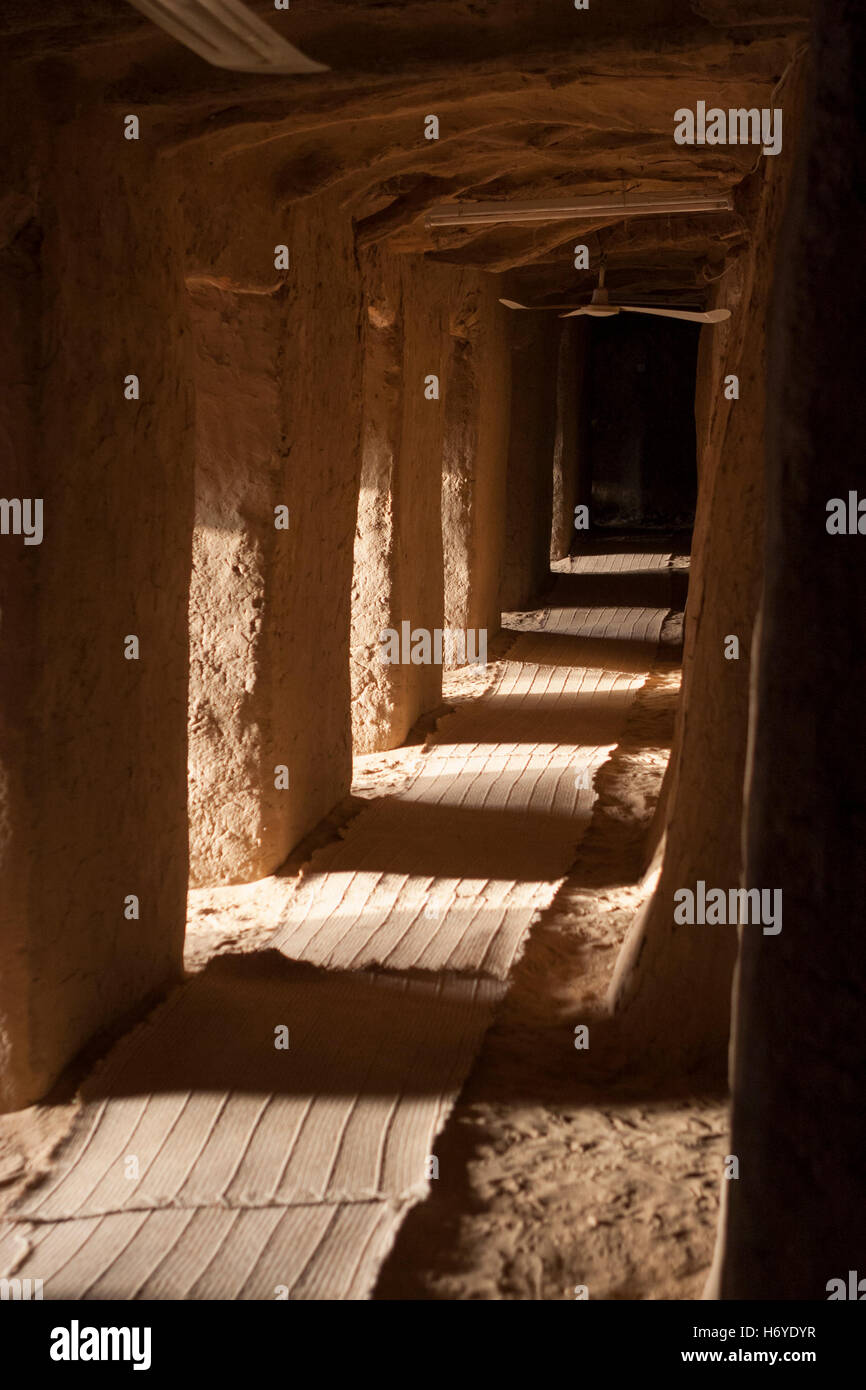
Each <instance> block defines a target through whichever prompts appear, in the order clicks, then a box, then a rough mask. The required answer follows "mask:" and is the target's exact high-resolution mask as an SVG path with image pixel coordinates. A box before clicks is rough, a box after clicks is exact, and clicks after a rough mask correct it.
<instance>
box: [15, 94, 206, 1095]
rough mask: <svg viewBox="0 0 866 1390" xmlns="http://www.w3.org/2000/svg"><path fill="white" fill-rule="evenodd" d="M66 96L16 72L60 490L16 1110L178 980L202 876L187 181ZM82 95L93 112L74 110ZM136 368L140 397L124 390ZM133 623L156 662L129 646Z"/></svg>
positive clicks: (19, 773) (20, 309) (18, 305)
mask: <svg viewBox="0 0 866 1390" xmlns="http://www.w3.org/2000/svg"><path fill="white" fill-rule="evenodd" d="M51 91H52V86H51V84H49V83H44V82H43V83H39V84H37V85H36V87H35V89H28V90H25V91H17V90H16V89H15V83H14V81H11V80H10V82H9V83H8V84H7V87H6V102H7V103H8V105H7V109H6V112H5V119H4V128H5V129H6V130H7V131H8V130H16V131H17V132H18V136H17V139H16V141H15V144H16V145H17V146H18V147H19V148H20V149H21V150H22V152H24V151H26V157H27V159H28V160H32V161H34V162H36V161H38V164H39V168H40V178H39V184H38V188H34V189H32V190H31V189H30V188H29V187H28V185H27V176H26V171H24V170H21V169H15V168H14V167H13V168H11V169H10V170H9V174H10V182H11V185H12V187H13V188H15V187H16V184H17V187H18V191H19V193H20V195H21V196H22V197H29V198H32V200H33V207H32V218H31V220H30V221H28V223H27V224H26V225H25V227H24V229H23V231H22V233H21V235H20V236H19V237H18V239H17V242H13V246H12V249H11V250H10V251H7V252H6V253H4V256H3V274H4V279H6V280H7V281H8V279H9V277H10V276H11V278H12V281H13V285H12V288H13V291H14V293H13V295H12V304H13V309H12V314H13V319H12V321H11V322H10V323H9V324H8V325H7V329H6V331H5V332H4V340H5V350H6V353H7V365H6V367H5V369H4V372H5V374H6V375H7V376H8V377H9V378H11V380H12V382H13V383H18V382H20V383H21V385H20V387H16V388H15V389H14V390H13V393H12V394H11V396H10V397H9V399H8V410H9V412H10V413H9V414H8V415H6V416H5V417H4V423H3V437H4V438H3V443H4V452H5V450H6V448H9V449H10V452H11V454H12V456H13V458H14V464H13V470H14V474H15V475H17V476H16V483H17V486H18V487H19V489H20V490H21V492H22V493H23V495H25V496H30V497H41V498H42V499H43V503H44V539H43V541H42V544H41V545H38V546H32V547H30V548H28V549H27V550H26V552H24V553H22V552H21V551H19V550H18V547H20V546H22V544H23V542H22V540H21V539H20V538H19V537H13V536H3V537H2V538H0V555H2V564H3V566H4V570H5V567H6V566H7V565H8V564H11V566H12V569H13V574H12V575H11V576H6V575H4V592H3V605H2V606H3V620H2V629H0V642H2V644H3V648H4V650H3V652H2V667H3V672H4V694H3V697H2V715H0V729H2V735H0V736H2V741H3V747H2V754H0V763H2V767H3V770H4V782H5V787H6V800H5V805H4V816H3V826H4V830H3V835H4V839H5V844H4V846H3V852H2V874H3V877H4V880H5V882H4V884H3V890H2V903H3V911H4V917H5V920H4V922H3V928H2V934H0V943H2V945H0V952H2V960H0V981H2V985H0V989H2V993H0V1039H2V1042H0V1046H2V1050H3V1054H4V1056H3V1061H4V1066H3V1071H2V1086H3V1092H2V1096H3V1103H4V1104H5V1105H8V1106H15V1105H21V1104H24V1103H26V1102H27V1101H30V1100H33V1099H34V1098H36V1097H37V1096H38V1095H40V1094H42V1093H43V1092H44V1091H45V1089H46V1088H47V1087H48V1085H49V1084H50V1082H51V1081H52V1080H53V1079H54V1077H55V1076H56V1075H57V1074H58V1073H59V1071H60V1070H61V1069H62V1067H63V1066H64V1065H65V1064H66V1063H67V1062H68V1061H69V1060H70V1058H71V1057H72V1056H73V1055H74V1054H75V1052H76V1051H77V1050H78V1049H79V1048H80V1047H81V1046H82V1045H83V1044H84V1043H85V1042H86V1041H87V1039H88V1038H90V1037H91V1036H92V1035H93V1034H94V1033H97V1032H99V1031H100V1030H101V1029H104V1028H106V1027H109V1026H111V1025H113V1024H115V1023H117V1022H118V1021H119V1020H120V1019H121V1018H122V1017H124V1016H125V1015H126V1014H127V1013H129V1012H130V1011H131V1010H133V1009H135V1008H136V1007H138V1006H140V1005H142V1004H143V1003H144V1001H145V1000H146V999H148V997H149V996H151V995H152V994H153V993H154V992H156V991H158V990H160V989H162V988H164V987H166V986H167V984H168V983H169V982H170V981H171V980H173V979H174V978H175V977H176V976H177V975H178V974H179V971H180V963H181V950H182V943H183V928H184V920H185V897H186V884H187V826H186V718H185V707H186V688H187V675H188V646H187V633H186V607H187V588H188V582H189V568H190V548H191V530H192V501H193V496H192V488H193V448H192V423H193V410H192V395H191V391H190V389H189V384H188V383H189V371H188V348H189V333H188V330H187V327H186V323H185V303H184V295H183V285H182V280H181V278H180V277H179V276H178V275H177V273H176V269H175V266H176V263H177V259H178V256H179V252H180V247H181V237H180V227H179V219H178V217H177V211H176V209H177V192H178V190H177V188H176V186H175V185H174V182H173V179H172V177H171V175H170V174H169V173H168V172H167V171H165V170H163V169H159V168H158V167H157V166H156V163H155V161H154V158H153V151H152V150H151V149H150V148H149V147H148V145H147V143H146V142H138V143H136V142H132V141H129V142H127V141H125V140H124V139H123V137H122V126H121V122H120V119H119V118H118V116H117V115H116V114H115V113H114V112H110V111H107V110H105V109H93V107H92V105H88V104H87V103H86V102H84V101H83V100H82V99H81V97H80V94H78V93H76V92H75V91H74V90H71V89H68V88H67V89H66V90H62V91H60V92H59V93H58V94H57V98H58V99H57V107H56V108H55V107H54V106H53V105H50V104H49V100H53V94H52V97H51V98H49V93H50V92H51ZM76 106H77V107H78V108H79V109H84V110H86V111H87V113H88V114H86V115H81V116H80V117H79V118H78V119H76V120H75V121H74V122H71V123H68V124H64V121H65V119H66V117H67V116H68V113H69V111H70V110H74V109H76ZM24 111H27V112H28V113H29V116H30V117H31V118H32V119H34V120H35V121H39V120H40V118H41V122H42V123H44V124H42V125H41V131H42V133H41V135H40V132H39V129H38V128H34V127H33V126H30V125H28V124H27V122H26V120H23V119H21V118H20V116H19V114H18V113H20V112H24ZM22 238H23V240H22ZM16 314H17V315H19V316H20V318H19V322H20V326H21V327H22V328H23V321H24V318H25V317H26V320H27V325H28V326H27V328H26V330H25V331H23V333H22V336H21V338H20V340H19V338H18V333H17V327H16V324H15V321H14V316H15V315H16ZM31 315H35V316H36V317H35V322H34V319H32V318H31V317H30V316H31ZM10 329H11V333H10V331H9V330H10ZM37 357H38V359H39V360H38V365H39V366H40V367H41V369H42V370H41V375H40V377H39V384H38V387H37V386H35V384H34V375H33V371H34V366H36V365H37V362H36V358H37ZM130 374H135V375H137V376H138V377H139V381H140V399H138V400H134V399H125V397H124V382H125V378H126V377H127V376H128V375H130ZM25 383H27V384H25ZM34 412H38V427H37V425H36V423H35V421H34V419H33V413H34ZM7 578H8V579H9V581H10V582H8V583H7V582H6V579H7ZM129 636H135V637H137V638H138V641H139V648H140V650H139V658H138V660H126V659H125V658H124V650H125V647H126V645H127V644H126V640H125V639H126V638H127V637H129ZM25 676H26V677H27V678H28V688H26V689H25V687H24V686H23V685H22V678H24V677H25ZM130 895H135V896H136V897H137V898H138V902H139V916H138V918H137V920H136V919H135V918H131V917H126V916H125V915H124V913H125V908H126V907H128V906H129V905H128V904H126V899H127V898H128V897H129V896H130ZM7 913H9V914H10V915H9V916H8V917H6V916H5V915H6V914H7Z"/></svg>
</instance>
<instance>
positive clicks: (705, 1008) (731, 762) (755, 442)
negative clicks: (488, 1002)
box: [611, 60, 802, 1069]
mask: <svg viewBox="0 0 866 1390" xmlns="http://www.w3.org/2000/svg"><path fill="white" fill-rule="evenodd" d="M801 101H802V60H801V61H800V62H799V64H798V67H797V69H796V70H794V71H792V73H791V75H790V77H789V79H788V82H787V84H786V87H785V90H784V102H783V106H784V113H785V114H784V120H785V131H786V143H785V147H784V149H783V152H782V154H781V155H779V156H777V157H775V158H773V159H767V160H764V161H763V162H762V164H761V166H760V168H759V170H758V171H757V173H756V175H755V177H754V179H753V180H751V181H750V186H749V187H748V188H747V189H746V190H745V192H744V194H743V195H742V196H743V198H744V211H745V212H746V213H747V215H749V217H750V221H751V223H752V228H753V235H752V243H751V250H750V252H748V253H746V254H745V255H744V256H742V257H740V258H739V259H738V261H737V263H736V265H735V267H734V268H733V269H732V270H731V271H730V273H728V274H726V275H725V276H724V277H723V279H721V280H720V281H719V282H718V292H717V299H716V303H717V305H719V306H727V307H730V308H731V310H732V318H731V319H730V320H729V322H728V323H727V324H724V325H722V326H721V329H715V330H709V331H708V330H704V331H703V333H702V335H701V339H702V341H701V345H700V349H699V358H698V393H697V398H696V420H697V429H698V440H699V448H698V505H697V512H696V517H695V529H694V536H693V542H692V568H691V579H690V584H689V597H688V604H687V609H686V620H685V633H684V656H683V693H682V698H681V704H680V710H679V715H678V720H677V729H676V734H675V742H674V753H673V756H672V760H671V766H670V768H669V770H668V778H667V780H668V783H669V785H668V786H667V788H666V794H665V799H664V807H665V815H666V835H665V842H664V859H663V864H662V869H661V877H660V879H659V883H658V886H657V889H656V892H655V894H654V895H653V897H652V898H651V899H650V901H649V904H648V906H647V908H646V909H645V910H644V912H643V913H642V915H641V918H640V919H639V921H638V922H636V924H635V926H634V928H633V930H632V933H631V935H630V937H629V939H628V941H627V942H626V945H625V947H624V949H623V952H622V955H621V958H620V960H619V962H618V964H617V970H616V974H615V977H614V981H613V985H612V990H611V1003H612V1005H613V1007H614V1009H615V1010H616V1011H617V1012H619V1013H623V1012H625V1011H627V1012H628V1015H629V1026H630V1027H634V1028H635V1029H637V1030H639V1033H640V1036H641V1037H642V1038H643V1039H644V1043H643V1045H644V1046H649V1047H651V1048H652V1050H653V1055H654V1056H655V1057H657V1059H658V1060H659V1061H660V1062H661V1063H662V1064H664V1063H665V1061H668V1062H670V1063H671V1064H675V1065H677V1066H683V1065H686V1066H688V1065H698V1064H703V1063H705V1062H706V1063H711V1064H713V1065H714V1066H715V1067H716V1068H718V1069H723V1068H724V1066H725V1061H726V1054H727V1043H728V1036H729V1029H730V996H731V979H732V974H733V968H734V962H735V959H736V953H737V931H736V927H733V928H732V927H730V926H710V925H701V926H698V925H693V926H689V925H677V924H676V923H674V920H673V910H674V900H673V894H674V892H675V891H676V890H677V889H678V888H691V889H692V890H694V888H695V884H696V882H697V880H698V879H703V880H704V881H705V883H706V884H707V887H708V888H710V887H721V888H725V889H727V888H730V887H735V886H737V885H738V884H739V883H740V881H741V876H742V862H741V861H742V851H741V833H742V832H741V823H742V811H743V776H744V768H745V757H746V745H747V734H748V700H749V667H750V651H751V641H752V630H753V626H754V621H755V615H756V611H757V606H758V597H759V588H760V580H761V567H762V557H761V545H762V527H763V513H764V494H763V459H764V420H763V398H764V379H765V370H766V343H767V321H768V312H769V302H770V292H771V287H772V279H773V260H774V254H775V247H776V243H777V239H778V235H779V229H780V225H781V218H782V213H783V210H784V206H785V200H786V195H787V188H788V185H789V181H790V171H791V167H792V161H793V151H794V145H795V141H796V131H797V127H798V115H799V110H800V104H801ZM730 373H735V374H737V375H738V377H739V387H740V397H739V400H737V401H728V400H726V399H725V396H724V378H725V376H727V375H728V374H730ZM701 440H703V445H701V443H700V441H701ZM729 634H734V635H736V636H738V637H739V643H740V656H739V660H737V661H728V660H725V658H724V646H725V638H726V636H727V635H729Z"/></svg>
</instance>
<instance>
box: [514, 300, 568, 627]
mask: <svg viewBox="0 0 866 1390" xmlns="http://www.w3.org/2000/svg"><path fill="white" fill-rule="evenodd" d="M509 328H510V330H511V424H510V429H509V441H508V475H507V480H506V487H507V498H506V516H505V546H504V553H503V556H502V591H501V596H500V603H501V607H502V608H503V609H505V610H509V609H514V608H520V607H528V606H529V605H530V604H531V603H532V601H533V599H534V598H536V597H537V595H538V594H539V593H541V591H542V590H543V589H544V588H545V587H546V586H547V585H548V584H549V582H550V580H549V575H550V535H551V524H552V513H553V451H554V444H555V433H556V365H557V357H558V346H559V331H558V328H559V325H558V321H557V320H556V318H555V317H553V318H552V316H551V315H549V314H522V313H517V312H515V313H513V314H512V316H511V319H510V321H509Z"/></svg>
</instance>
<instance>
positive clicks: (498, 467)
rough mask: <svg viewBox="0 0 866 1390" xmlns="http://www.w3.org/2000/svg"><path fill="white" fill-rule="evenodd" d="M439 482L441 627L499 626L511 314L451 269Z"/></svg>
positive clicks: (490, 288)
mask: <svg viewBox="0 0 866 1390" xmlns="http://www.w3.org/2000/svg"><path fill="white" fill-rule="evenodd" d="M452 285H453V289H452V299H451V314H450V322H449V332H450V334H451V339H452V343H451V351H450V357H449V363H448V390H447V393H446V411H445V441H444V449H443V454H444V459H443V481H442V537H443V549H444V556H445V623H446V626H447V627H449V628H451V629H454V630H457V629H463V630H467V629H486V630H487V631H488V634H489V636H493V635H494V634H495V633H496V632H498V631H499V628H500V625H501V624H500V617H501V611H502V610H501V605H500V602H499V586H500V580H501V565H502V549H503V542H504V534H505V497H506V469H507V451H508V427H509V400H510V389H511V385H510V379H509V377H510V360H509V348H508V324H507V319H506V315H508V314H509V313H510V311H509V310H507V309H505V308H503V306H502V305H501V304H500V303H499V298H498V296H499V293H500V287H499V284H498V281H497V278H496V277H494V276H492V275H483V274H481V275H479V274H477V273H476V272H470V271H461V272H452Z"/></svg>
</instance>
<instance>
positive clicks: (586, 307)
mask: <svg viewBox="0 0 866 1390" xmlns="http://www.w3.org/2000/svg"><path fill="white" fill-rule="evenodd" d="M499 302H500V304H504V305H505V306H506V308H508V309H551V310H552V309H556V310H559V309H566V310H568V312H567V313H565V314H560V315H559V317H560V318H561V319H573V318H577V317H578V315H579V314H588V315H589V316H590V317H591V318H595V319H607V318H612V317H613V315H614V314H655V315H657V316H658V317H659V318H663V319H685V320H686V321H687V322H688V323H724V321H725V319H729V318H730V317H731V311H730V309H706V310H703V311H698V310H689V309H665V308H663V307H661V306H659V307H658V308H655V307H650V306H649V305H645V304H611V302H610V299H609V295H608V291H607V290H606V289H605V287H604V264H602V266H601V268H600V270H599V273H598V289H597V290H593V292H592V300H591V302H590V303H589V304H582V305H580V307H578V308H575V306H574V305H573V304H519V303H518V302H517V301H516V300H514V299H500V301H499Z"/></svg>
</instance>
